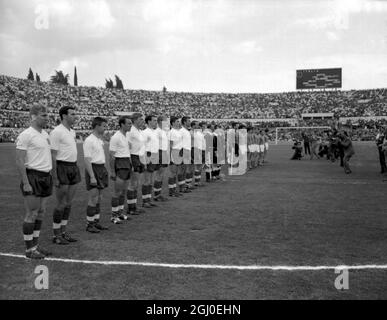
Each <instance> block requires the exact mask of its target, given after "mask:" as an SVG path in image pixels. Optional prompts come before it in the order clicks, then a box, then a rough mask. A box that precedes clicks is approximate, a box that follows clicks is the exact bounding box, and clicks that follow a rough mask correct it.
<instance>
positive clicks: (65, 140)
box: [50, 106, 81, 245]
mask: <svg viewBox="0 0 387 320" xmlns="http://www.w3.org/2000/svg"><path fill="white" fill-rule="evenodd" d="M59 117H60V120H61V124H60V125H58V126H57V127H55V128H54V130H53V131H52V132H51V134H50V141H51V155H52V168H53V170H52V177H53V181H54V186H55V188H56V200H57V201H56V206H55V209H54V213H53V232H54V237H53V239H52V241H53V243H55V244H60V245H66V244H69V243H70V242H76V241H77V240H76V239H75V238H73V237H71V236H70V235H69V233H67V232H66V227H67V223H68V220H69V217H70V212H71V203H72V201H73V199H74V196H75V192H76V189H77V184H78V183H79V182H81V174H80V172H79V168H78V166H77V156H78V151H77V142H76V139H75V137H76V136H75V131H74V130H73V129H71V128H72V126H73V125H74V123H75V121H76V114H75V109H74V107H71V106H66V107H62V108H60V110H59Z"/></svg>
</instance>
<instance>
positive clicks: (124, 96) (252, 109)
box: [0, 75, 387, 142]
mask: <svg viewBox="0 0 387 320" xmlns="http://www.w3.org/2000/svg"><path fill="white" fill-rule="evenodd" d="M40 102H43V103H45V104H46V105H47V107H48V110H49V112H50V127H53V126H55V124H56V121H57V120H58V116H57V110H59V108H60V107H62V106H66V105H72V106H75V107H76V108H77V111H78V114H79V121H78V123H77V126H76V127H75V129H76V130H78V131H79V130H88V129H90V120H91V118H92V117H93V116H95V115H100V116H104V117H107V118H108V120H111V121H109V129H110V130H114V129H116V126H117V121H115V119H116V112H122V111H126V112H141V113H143V114H152V113H154V114H165V115H167V116H171V115H175V116H178V117H181V116H183V115H189V116H191V117H192V118H195V119H223V120H224V123H227V119H245V120H244V121H247V122H248V119H301V115H302V114H304V113H334V115H335V117H371V118H370V120H362V122H361V125H362V126H363V127H362V128H360V129H359V128H358V129H359V130H363V129H364V128H366V129H367V130H371V131H373V130H376V129H377V127H379V126H383V125H386V120H375V119H372V117H376V116H387V89H375V90H351V91H313V92H285V93H268V94H256V93H254V94H227V93H185V92H179V93H178V92H161V91H144V90H117V89H105V88H97V87H73V86H62V85H55V84H52V83H46V82H40V83H37V82H34V81H30V80H24V79H18V78H14V77H9V76H3V75H1V76H0V128H9V130H4V129H2V130H1V131H0V142H1V141H13V140H14V138H15V136H16V135H17V133H18V132H20V130H19V129H20V128H25V127H26V126H27V125H28V123H29V117H28V110H29V107H30V106H31V105H32V104H33V103H40ZM302 124H303V125H309V126H312V125H327V124H329V121H328V120H309V121H304V122H303V123H302ZM264 126H265V127H272V128H274V127H278V126H290V123H288V122H286V121H285V122H276V121H273V122H265V124H264ZM368 133H370V132H368ZM368 133H367V134H368ZM359 135H362V132H360V133H359Z"/></svg>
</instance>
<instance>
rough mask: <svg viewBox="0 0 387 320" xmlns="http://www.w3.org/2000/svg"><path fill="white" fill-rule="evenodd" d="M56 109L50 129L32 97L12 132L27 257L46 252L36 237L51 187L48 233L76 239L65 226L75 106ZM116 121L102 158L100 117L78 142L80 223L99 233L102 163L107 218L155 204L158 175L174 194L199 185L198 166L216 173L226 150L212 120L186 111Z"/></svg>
mask: <svg viewBox="0 0 387 320" xmlns="http://www.w3.org/2000/svg"><path fill="white" fill-rule="evenodd" d="M59 116H60V121H61V123H60V124H59V125H58V126H56V127H55V128H54V129H53V130H52V131H51V133H50V135H49V134H48V133H47V132H46V131H45V130H44V128H45V127H46V125H47V122H48V114H47V109H46V108H45V107H44V106H42V105H33V106H32V107H31V109H30V117H31V126H30V127H29V128H28V129H26V130H24V131H23V132H22V133H21V134H20V135H19V136H18V138H17V140H16V163H17V167H18V171H19V174H20V177H21V184H20V189H21V192H22V194H23V196H24V202H25V208H26V215H25V219H24V223H23V235H24V241H25V245H26V257H28V258H31V259H43V258H45V257H46V256H49V255H51V253H50V252H49V251H47V250H45V249H43V248H42V247H41V246H39V245H38V244H39V236H40V229H41V226H42V219H43V215H44V213H45V211H46V205H47V199H48V197H49V196H51V195H52V193H53V188H54V187H55V191H56V192H55V193H56V205H55V209H54V211H53V239H52V241H53V243H54V244H58V245H67V244H70V243H72V242H76V241H77V239H75V238H73V237H72V236H71V235H70V234H69V233H68V232H67V224H68V221H69V217H70V213H71V209H72V203H73V199H74V197H75V195H76V190H77V184H79V183H80V181H81V174H80V170H79V167H78V165H77V159H78V151H77V143H76V134H75V132H74V130H73V129H72V126H73V125H74V123H75V122H76V120H77V115H76V110H75V109H74V108H73V107H68V106H66V107H62V108H61V109H60V110H59ZM118 125H119V130H118V131H117V132H116V133H115V134H114V135H113V136H112V137H111V139H110V143H109V154H110V155H109V160H108V161H106V156H105V144H106V142H105V141H104V139H103V135H104V132H105V130H106V128H107V121H106V120H105V119H103V118H101V117H95V118H94V119H93V120H92V124H91V126H92V133H91V134H90V135H89V136H88V137H87V138H86V139H85V141H84V143H83V156H84V163H85V183H86V189H87V191H88V203H87V209H86V219H87V224H86V231H88V232H90V233H100V232H101V231H102V230H107V229H108V228H107V227H106V226H103V225H101V223H100V214H101V200H102V192H103V190H104V189H105V188H107V187H108V185H109V172H108V169H107V168H109V171H110V180H112V182H113V188H112V189H113V190H112V195H111V222H112V223H114V224H121V223H122V222H123V221H125V220H130V216H131V215H138V214H141V213H143V212H144V209H147V208H153V207H156V206H157V205H156V204H155V202H164V201H167V198H166V197H164V196H163V195H162V186H163V180H164V177H165V178H168V189H169V196H170V197H181V196H182V195H183V193H189V192H192V190H193V189H194V188H196V187H198V186H201V185H203V184H202V182H201V176H202V170H203V169H204V168H205V171H206V181H207V182H210V181H211V180H213V179H220V176H221V175H220V172H221V168H222V166H223V165H224V164H225V163H226V161H225V160H226V159H225V153H224V152H219V150H223V149H224V146H225V143H226V142H225V141H226V139H225V136H224V132H223V131H222V130H219V129H220V128H216V127H214V125H213V124H210V125H208V124H205V123H199V122H197V121H192V122H191V121H190V118H189V117H182V118H181V119H179V118H176V117H171V118H170V119H168V118H167V117H164V116H158V117H157V116H154V115H149V116H147V117H146V118H145V121H144V119H143V116H142V114H140V113H134V114H132V115H131V116H122V117H120V118H119V119H118ZM236 149H237V148H236ZM107 162H108V163H107ZM138 190H141V196H142V207H143V208H139V206H138V205H137V198H138V195H137V191H138ZM125 202H126V209H125Z"/></svg>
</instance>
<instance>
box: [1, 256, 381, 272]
mask: <svg viewBox="0 0 387 320" xmlns="http://www.w3.org/2000/svg"><path fill="white" fill-rule="evenodd" d="M0 256H3V257H12V258H22V259H27V258H26V257H25V256H24V255H21V254H13V253H0ZM40 261H58V262H66V263H81V264H97V265H108V266H141V267H158V268H172V269H220V270H272V271H319V270H337V269H339V270H340V269H347V270H366V269H385V270H386V269H387V265H377V264H366V265H352V266H346V265H337V266H263V265H262V266H260V265H247V266H237V265H215V264H176V263H155V262H136V261H99V260H76V259H63V258H45V259H44V260H40Z"/></svg>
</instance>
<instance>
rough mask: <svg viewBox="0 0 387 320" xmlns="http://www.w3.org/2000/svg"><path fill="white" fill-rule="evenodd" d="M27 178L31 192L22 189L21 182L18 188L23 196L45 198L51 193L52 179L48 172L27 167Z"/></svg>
mask: <svg viewBox="0 0 387 320" xmlns="http://www.w3.org/2000/svg"><path fill="white" fill-rule="evenodd" d="M27 178H28V182H29V184H30V185H31V187H32V192H25V191H24V190H23V182H21V183H20V189H21V192H22V194H23V196H35V197H39V198H46V197H49V196H51V195H52V188H53V181H52V176H51V173H50V172H42V171H37V170H33V169H27Z"/></svg>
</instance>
